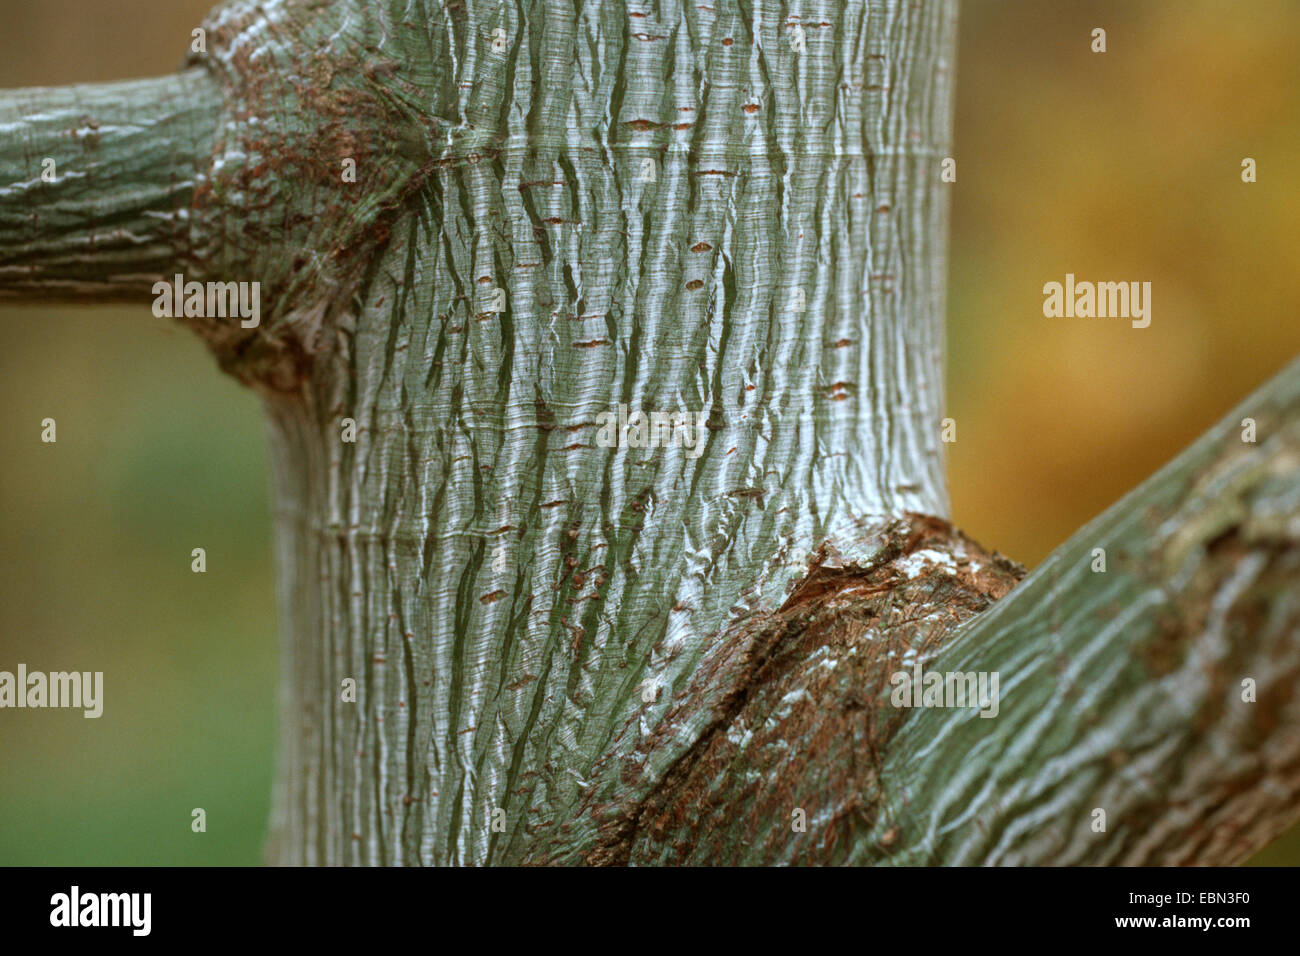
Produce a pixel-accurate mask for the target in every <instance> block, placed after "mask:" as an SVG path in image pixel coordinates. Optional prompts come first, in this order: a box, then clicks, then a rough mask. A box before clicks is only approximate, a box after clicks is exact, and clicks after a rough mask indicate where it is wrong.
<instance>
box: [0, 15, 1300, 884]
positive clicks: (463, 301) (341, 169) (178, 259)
mask: <svg viewBox="0 0 1300 956" xmlns="http://www.w3.org/2000/svg"><path fill="white" fill-rule="evenodd" d="M206 29H207V34H206V40H207V49H206V52H205V53H203V54H199V55H195V56H193V57H192V58H191V59H192V63H191V69H190V70H188V71H187V72H185V73H183V74H181V75H179V76H178V77H172V78H167V79H162V80H156V81H147V82H145V83H140V84H134V85H132V84H123V85H114V86H112V87H108V88H103V89H90V90H86V89H82V88H74V89H70V90H54V91H40V90H38V91H25V92H19V93H15V94H0V137H8V136H14V135H17V136H18V138H19V141H20V143H21V144H22V146H21V149H20V150H18V151H4V153H3V154H2V155H3V156H4V157H5V158H4V159H3V160H0V223H4V224H13V225H11V226H9V228H8V229H6V233H7V234H6V235H5V236H4V237H3V238H0V292H3V293H8V294H13V295H22V296H25V297H32V298H39V297H48V296H51V295H66V294H73V293H75V294H78V295H80V294H85V295H88V296H113V295H121V294H128V293H129V294H130V295H131V296H139V297H140V301H141V302H142V304H143V303H145V302H147V301H148V299H147V292H146V291H145V290H146V288H147V286H148V285H149V284H150V283H149V282H148V281H146V280H149V279H151V278H153V277H156V276H158V275H163V276H169V275H170V274H171V273H172V272H175V271H181V272H184V274H185V276H186V278H187V279H197V280H200V281H202V280H210V279H211V280H218V281H255V282H258V283H260V284H261V287H262V302H263V303H264V308H263V315H262V321H261V323H260V324H259V325H258V326H257V327H255V328H243V327H241V325H240V324H239V322H238V321H224V320H218V319H211V318H190V319H187V320H186V321H188V322H189V323H190V324H191V325H193V326H194V328H195V329H196V331H198V332H199V333H200V334H201V335H203V336H204V338H205V339H207V341H208V342H209V343H210V344H211V345H212V347H213V350H214V352H215V353H216V355H217V356H218V359H219V360H220V362H221V364H222V365H223V367H225V368H226V369H227V370H229V371H230V372H232V373H233V374H236V375H238V376H239V377H240V378H241V379H243V380H244V381H245V382H247V383H248V384H249V385H251V386H252V387H254V388H256V389H258V390H259V392H261V394H262V395H263V396H264V398H265V402H266V407H267V410H268V416H269V419H270V422H271V425H272V428H271V432H272V452H273V454H272V457H273V462H274V469H275V474H274V482H275V484H274V488H275V511H276V519H275V520H276V547H277V567H278V574H279V594H280V601H281V608H282V615H281V616H282V623H281V629H282V632H283V642H284V658H283V675H282V680H283V690H282V695H281V701H282V733H281V748H280V750H281V752H280V769H279V774H278V781H277V787H276V794H275V804H274V814H273V817H274V818H273V821H272V840H271V848H270V854H269V856H270V859H271V860H272V861H273V862H278V863H330V864H333V863H368V864H390V863H403V864H420V863H423V864H429V863H435V864H445V863H471V864H482V863H517V862H564V863H580V862H586V863H664V862H740V863H759V862H786V863H791V862H886V861H892V862H907V863H917V862H924V863H943V862H980V863H994V862H1115V861H1122V862H1189V861H1207V862H1208V861H1224V860H1235V859H1240V858H1241V857H1242V856H1243V855H1244V854H1245V853H1246V852H1248V851H1249V850H1250V849H1253V848H1254V847H1256V846H1258V845H1259V844H1260V843H1261V841H1263V840H1265V839H1267V838H1268V837H1269V836H1271V835H1272V834H1273V833H1275V832H1276V831H1277V829H1278V828H1279V827H1280V826H1282V825H1284V824H1285V823H1286V822H1287V821H1288V820H1290V819H1292V818H1294V816H1295V813H1296V805H1297V801H1296V795H1295V783H1294V781H1295V773H1294V767H1295V763H1294V759H1295V758H1294V752H1295V744H1296V735H1295V733H1294V730H1293V728H1294V727H1295V726H1296V723H1295V721H1294V716H1295V715H1294V714H1292V713H1291V710H1292V709H1293V705H1292V704H1291V703H1290V702H1289V701H1290V696H1289V693H1290V691H1289V688H1290V686H1292V685H1293V684H1294V676H1295V674H1294V668H1295V661H1294V648H1295V646H1296V640H1295V632H1296V627H1295V622H1296V617H1295V607H1294V602H1293V598H1290V597H1288V596H1287V594H1288V591H1287V584H1288V583H1290V584H1293V582H1294V580H1295V577H1296V575H1295V569H1294V562H1295V560H1296V531H1295V528H1296V517H1295V512H1294V506H1295V500H1296V489H1297V485H1298V484H1300V482H1298V479H1297V475H1296V460H1297V458H1296V449H1295V442H1294V437H1295V436H1294V432H1293V429H1291V427H1290V425H1289V424H1288V422H1294V420H1295V412H1296V407H1295V388H1294V385H1295V380H1296V375H1297V372H1296V370H1295V368H1294V367H1293V368H1292V369H1291V370H1290V371H1289V372H1287V373H1286V375H1285V376H1284V377H1283V378H1282V379H1280V380H1279V382H1278V383H1275V384H1274V385H1272V386H1270V388H1269V390H1267V391H1266V392H1264V393H1261V396H1259V397H1258V398H1257V399H1256V402H1255V405H1251V406H1250V408H1256V407H1257V408H1258V409H1259V412H1258V414H1259V415H1260V422H1261V425H1260V427H1261V435H1262V436H1263V437H1262V438H1261V441H1260V443H1259V444H1258V445H1257V446H1252V447H1249V448H1246V449H1245V450H1244V451H1240V452H1239V451H1238V450H1237V449H1236V448H1235V446H1232V445H1231V442H1230V441H1229V440H1228V439H1227V438H1225V437H1224V436H1223V433H1221V432H1220V433H1216V435H1215V436H1214V437H1212V438H1210V439H1207V442H1208V444H1207V443H1202V444H1200V445H1198V446H1196V447H1195V448H1193V449H1192V450H1191V451H1189V452H1188V453H1187V455H1186V456H1184V457H1183V458H1181V459H1180V460H1179V461H1178V462H1176V463H1174V464H1173V465H1172V466H1171V467H1170V469H1169V470H1168V471H1166V472H1164V473H1162V475H1161V476H1160V477H1158V478H1157V479H1154V480H1153V482H1152V483H1149V484H1147V485H1144V486H1143V488H1142V489H1140V490H1139V491H1137V492H1135V494H1134V496H1132V497H1130V498H1129V499H1126V500H1125V501H1124V502H1121V503H1120V504H1119V505H1117V507H1116V510H1114V511H1113V512H1111V513H1109V514H1108V515H1107V516H1106V517H1105V518H1103V519H1101V521H1100V522H1099V523H1098V524H1095V525H1092V526H1090V527H1089V528H1088V529H1085V532H1081V536H1080V537H1077V538H1076V539H1073V540H1072V541H1071V542H1069V543H1067V544H1066V545H1065V546H1063V549H1062V550H1061V552H1059V553H1058V555H1056V556H1054V557H1053V559H1051V560H1049V562H1048V563H1047V564H1046V565H1045V566H1044V568H1043V569H1041V570H1040V571H1039V572H1037V573H1036V574H1035V576H1034V577H1033V578H1032V579H1031V580H1030V581H1028V582H1026V583H1025V584H1024V585H1023V586H1021V587H1020V588H1019V589H1018V590H1016V591H1015V592H1014V593H1013V595H1012V596H1011V597H1009V598H1007V599H1006V600H1005V601H1003V602H1002V603H1001V604H1000V605H999V607H998V609H997V610H995V611H994V612H992V613H985V612H986V610H987V609H988V608H989V606H990V605H991V604H992V603H993V602H994V601H998V600H999V599H1001V598H1002V597H1003V595H1005V594H1006V593H1007V592H1008V591H1009V590H1010V589H1011V588H1012V587H1013V586H1015V585H1016V582H1017V580H1018V579H1019V578H1020V576H1021V575H1022V574H1023V571H1022V569H1019V568H1018V566H1015V565H1014V564H1011V563H1010V562H1007V561H1006V560H1005V559H1003V558H1001V557H1000V556H998V555H996V554H989V553H986V552H985V551H983V550H982V549H981V548H979V546H978V545H976V544H974V543H973V542H970V541H969V540H967V539H965V538H964V537H962V536H961V535H960V534H959V533H958V532H956V531H955V530H954V529H952V528H951V527H950V526H949V525H948V524H947V522H946V521H945V520H944V518H945V517H946V515H947V511H948V504H947V494H946V490H945V487H944V481H943V461H942V452H941V449H942V445H941V444H940V441H939V438H940V419H941V415H942V373H943V354H942V353H943V348H942V338H943V336H942V315H943V311H944V302H943V288H944V268H945V255H946V249H945V242H946V238H945V237H946V207H947V193H946V190H947V188H948V187H947V186H945V185H944V184H943V183H942V182H941V181H940V168H941V166H940V163H941V160H942V158H943V157H944V156H946V155H947V154H948V152H949V136H950V127H951V108H952V88H951V77H952V65H953V47H954V39H955V9H954V4H953V3H952V2H948V0H927V2H923V3H904V2H898V0H858V2H852V0H826V2H820V3H808V4H786V5H782V4H776V3H772V4H768V3H765V2H757V3H749V4H739V3H734V2H717V3H713V4H708V5H706V4H678V3H658V4H655V5H638V4H634V5H631V6H629V5H628V4H625V3H614V2H582V3H579V4H576V5H575V4H558V3H554V2H533V3H527V4H523V5H516V6H501V5H496V4H488V3H484V2H479V0H466V2H464V3H457V4H453V5H447V6H437V5H432V4H427V3H424V2H420V0H416V2H409V3H408V2H405V0H403V2H402V3H393V4H373V3H362V2H360V0H351V2H336V3H332V4H328V5H321V4H317V3H311V2H307V0H280V2H265V3H258V4H254V3H249V2H235V3H230V4H226V5H224V6H222V7H219V8H218V9H217V10H216V11H214V12H213V14H212V16H211V18H210V20H209V21H208V23H207V25H206ZM83 105H84V109H85V111H86V116H85V117H84V118H81V117H78V120H77V122H78V123H80V125H79V126H77V127H76V128H77V129H83V128H84V129H94V128H96V126H97V127H98V128H99V130H100V131H101V133H100V134H99V138H98V141H97V142H98V144H99V146H98V148H99V150H100V153H99V154H98V155H97V156H96V157H95V159H94V161H93V163H92V161H91V160H89V159H85V158H84V157H83V158H82V162H83V164H84V165H86V169H85V170H81V171H84V172H87V173H89V171H90V170H91V169H92V168H93V170H95V171H96V173H95V175H96V176H97V177H99V178H98V179H97V180H96V182H97V183H99V184H100V185H97V186H96V188H95V189H94V190H91V191H83V192H73V191H72V190H73V189H74V188H80V187H74V186H73V185H72V184H73V183H75V182H79V181H81V180H78V179H77V178H76V175H77V173H78V172H79V170H78V169H77V162H78V154H76V153H75V152H66V153H64V154H61V155H66V156H67V162H66V164H60V167H61V169H63V170H64V171H65V172H66V173H67V175H68V177H69V179H68V180H67V182H66V183H65V184H64V185H63V186H61V188H63V189H64V190H66V191H65V192H64V193H60V194H59V196H60V197H65V198H66V199H67V202H66V203H64V204H62V205H58V204H56V206H55V207H54V210H56V211H57V212H58V215H52V214H51V213H50V212H47V211H46V205H45V202H46V201H47V200H48V199H50V198H52V197H53V195H54V194H52V193H51V194H49V195H48V196H47V195H46V193H43V192H37V191H35V190H36V187H35V182H36V180H35V179H34V178H33V177H34V176H36V175H38V173H37V172H36V171H35V170H34V168H33V166H32V160H33V158H34V157H37V156H41V155H43V154H45V153H47V152H49V151H50V150H53V149H56V148H65V149H67V148H68V144H67V143H65V142H63V139H64V138H66V137H65V135H64V132H63V126H64V123H65V120H66V118H67V117H68V116H70V115H72V114H71V113H69V110H71V111H72V112H73V113H75V112H77V110H78V108H79V107H83ZM137 128H151V129H156V130H158V132H159V136H158V138H157V139H156V141H155V140H153V139H149V138H145V139H140V138H139V137H136V136H135V135H134V134H133V131H134V130H136V129H137ZM108 129H111V130H112V135H108V134H107V133H106V132H104V131H105V130H108ZM15 131H17V132H15ZM128 133H130V134H131V135H128ZM78 135H81V134H78ZM78 148H81V149H83V150H86V149H88V147H86V146H85V145H84V144H83V145H80V146H78ZM95 164H98V165H95ZM68 166H72V167H73V168H72V169H71V170H68V169H67V167H68ZM109 170H116V171H117V173H118V175H116V176H114V177H112V180H111V184H109V185H108V186H105V185H104V179H103V175H104V172H105V171H109ZM353 170H354V171H355V177H353V176H351V172H352V171H353ZM38 197H45V198H38ZM102 210H111V211H112V215H113V217H114V219H115V223H116V224H117V225H118V226H120V228H121V229H123V230H124V236H125V241H124V240H123V237H122V236H119V241H118V242H117V243H116V244H115V245H113V246H111V248H110V250H109V252H108V253H106V252H105V250H104V248H103V246H102V244H101V243H100V242H99V239H98V237H99V236H100V232H99V231H98V230H99V226H98V225H96V224H95V223H97V222H98V217H100V216H101V215H102V214H103V213H102ZM88 222H89V223H90V224H91V225H90V226H89V227H88V226H87V223H88ZM88 229H89V230H90V232H89V234H90V235H94V236H96V237H97V239H96V242H95V243H94V244H93V245H94V254H93V255H92V254H91V253H90V252H89V251H88V250H87V249H86V246H87V243H86V242H85V240H84V236H85V235H87V230H88ZM14 236H16V237H17V238H16V239H14V238H13V237H14ZM136 238H139V240H140V241H139V242H135V241H134V240H135V239H136ZM131 250H135V253H136V254H135V255H134V256H132V255H131V254H130V253H131ZM110 253H111V254H110ZM620 409H622V410H624V411H626V412H628V413H631V412H636V411H641V412H645V413H650V412H661V413H674V412H675V413H690V414H692V415H693V414H700V415H702V416H703V417H704V420H705V421H707V428H706V429H705V431H704V438H703V440H702V441H701V442H700V444H699V445H698V446H697V445H695V443H694V442H691V443H690V444H689V447H684V446H682V445H681V444H677V445H671V446H670V447H653V448H651V447H629V446H627V445H622V446H618V445H616V446H614V447H609V446H608V442H606V441H605V440H604V439H605V438H607V437H608V434H607V433H606V432H603V430H602V423H603V422H604V421H605V419H604V418H602V416H606V415H610V414H613V415H615V416H617V415H618V414H619V413H620ZM1198 482H1199V484H1198ZM1225 509H1226V510H1225ZM1094 542H1095V543H1094ZM1092 547H1104V548H1109V549H1111V553H1112V558H1111V567H1110V570H1109V571H1107V572H1106V573H1105V574H1099V575H1093V574H1091V573H1090V572H1089V573H1087V574H1085V573H1083V572H1082V571H1081V570H1080V568H1081V566H1082V565H1081V562H1083V561H1084V560H1086V557H1087V555H1089V554H1090V553H1091V551H1090V549H1091V548H1092ZM1291 590H1294V588H1293V587H1292V588H1291ZM964 622H969V623H964ZM918 660H920V661H924V662H925V663H926V664H927V666H929V665H934V666H939V665H940V664H951V665H952V667H953V669H957V668H958V667H959V666H960V667H963V668H964V667H971V668H974V667H975V664H979V665H980V667H978V668H975V669H981V670H984V669H1000V670H1002V671H1004V672H1005V673H1004V681H1005V688H1006V700H1005V701H1004V703H1003V707H1002V710H1001V712H1000V715H999V717H998V718H997V719H993V720H984V719H980V718H977V717H973V715H972V714H970V713H969V712H961V713H958V712H953V711H944V710H931V711H924V710H922V711H910V710H901V709H898V708H895V707H892V706H890V704H889V698H890V679H891V676H892V674H893V673H895V672H896V671H897V669H898V668H899V667H900V666H902V665H903V664H904V662H906V663H908V664H910V663H912V662H915V661H918ZM1253 673H1258V674H1259V675H1260V676H1259V693H1260V694H1261V697H1260V700H1259V702H1258V703H1257V704H1256V705H1254V706H1255V710H1253V711H1248V712H1242V711H1240V710H1239V709H1237V708H1236V707H1235V706H1232V705H1231V704H1230V702H1229V701H1228V699H1227V696H1226V695H1227V694H1228V692H1229V691H1230V690H1231V688H1232V686H1233V682H1234V681H1235V680H1236V679H1237V677H1238V675H1239V674H1240V675H1243V676H1250V675H1251V674H1253ZM353 684H355V692H353V691H352V685H353ZM1265 694H1267V695H1270V696H1268V698H1267V700H1266V699H1265V697H1264V696H1263V695H1265ZM1166 742H1167V743H1166ZM1126 768H1127V769H1126ZM1096 807H1103V808H1106V807H1109V808H1110V813H1111V820H1112V827H1114V828H1115V829H1112V830H1111V831H1110V832H1112V833H1115V834H1117V835H1118V836H1119V839H1114V838H1112V839H1106V838H1104V837H1099V838H1095V839H1093V838H1090V836H1089V835H1090V833H1091V831H1089V830H1088V823H1089V818H1088V814H1089V813H1090V812H1091V810H1092V809H1095V808H1096ZM800 814H802V815H803V819H804V824H805V825H804V826H803V828H802V829H800V828H799V827H797V826H794V825H793V824H792V818H796V819H797V818H798V817H799V815H800ZM1244 814H1253V815H1254V817H1253V819H1252V820H1251V822H1249V823H1248V824H1247V823H1243V822H1242V817H1243V815H1244ZM1080 828H1082V829H1080Z"/></svg>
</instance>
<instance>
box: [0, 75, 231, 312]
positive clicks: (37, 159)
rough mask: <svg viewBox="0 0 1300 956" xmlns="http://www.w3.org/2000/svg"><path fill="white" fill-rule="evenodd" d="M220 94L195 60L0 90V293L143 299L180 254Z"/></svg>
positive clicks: (208, 157) (184, 254)
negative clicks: (114, 76)
mask: <svg viewBox="0 0 1300 956" xmlns="http://www.w3.org/2000/svg"><path fill="white" fill-rule="evenodd" d="M220 103H221V94H220V91H219V88H218V85H217V83H216V82H215V81H214V80H213V79H212V78H211V77H210V76H209V75H208V74H207V72H206V71H204V70H201V69H192V70H186V71H185V72H183V73H179V74H175V75H172V76H164V77H158V78H155V79H148V80H132V81H128V82H121V83H104V84H96V85H82V86H67V87H57V88H35V89H24V90H6V91H0V142H3V144H4V148H3V149H2V150H0V296H3V297H6V298H21V299H45V300H49V299H64V300H67V299H71V300H85V299H96V300H100V301H104V300H133V301H147V300H148V299H147V297H148V296H149V295H150V290H151V288H152V286H153V283H154V282H156V281H158V280H159V279H163V278H166V279H170V278H171V273H172V272H173V271H175V269H176V268H177V267H178V266H179V265H181V264H182V263H183V262H184V261H186V259H187V258H188V253H189V247H190V206H191V199H192V197H193V195H194V192H195V189H196V188H197V187H198V185H199V184H200V183H201V181H202V180H203V178H204V176H205V174H206V172H207V170H208V169H209V168H210V166H211V163H212V144H213V138H214V134H215V131H216V126H217V118H218V111H219V108H220ZM50 161H52V165H51V162H50Z"/></svg>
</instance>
